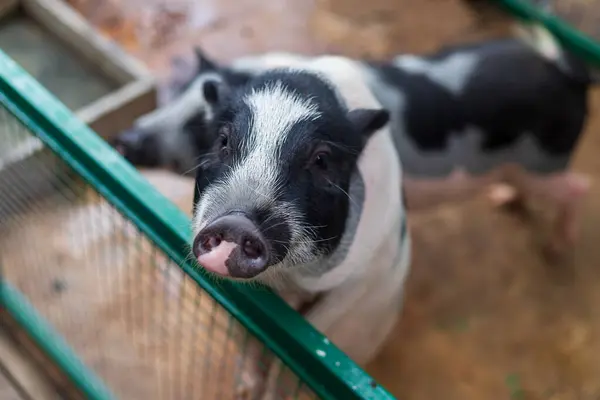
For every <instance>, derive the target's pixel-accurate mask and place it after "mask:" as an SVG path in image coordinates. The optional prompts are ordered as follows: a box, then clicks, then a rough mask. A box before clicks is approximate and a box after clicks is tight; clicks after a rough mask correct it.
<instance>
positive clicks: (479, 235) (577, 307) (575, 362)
mask: <svg viewBox="0 0 600 400" xmlns="http://www.w3.org/2000/svg"><path fill="white" fill-rule="evenodd" d="M71 1H72V3H74V4H75V5H76V7H77V8H79V9H80V10H81V12H82V13H83V14H84V15H85V16H86V17H87V18H88V19H89V20H90V21H92V23H93V24H95V25H96V26H98V27H100V28H101V30H103V31H104V32H105V33H106V34H107V35H108V36H110V37H112V38H113V39H115V40H116V41H118V42H119V43H121V44H122V45H123V46H124V47H125V48H126V49H127V50H128V51H130V52H131V53H132V54H134V55H135V56H137V57H138V58H140V59H141V60H143V61H145V62H146V63H147V64H148V65H149V66H150V67H151V68H152V69H153V71H155V72H156V73H157V74H159V75H164V74H165V72H166V71H167V70H168V65H169V58H170V57H171V56H173V55H175V54H186V53H187V54H189V51H190V48H191V46H192V45H193V44H196V45H201V46H202V47H203V48H204V49H205V50H206V51H207V52H208V53H209V54H211V55H213V56H214V57H215V58H217V59H220V60H223V61H227V60H230V59H232V58H234V57H236V56H240V55H243V54H249V53H256V52H263V51H269V50H287V51H296V52H302V53H307V54H316V53H321V52H335V53H341V54H347V55H350V56H369V57H386V56H389V55H393V54H397V53H401V52H423V51H429V50H433V49H435V48H436V47H438V46H440V45H443V44H448V43H456V42H461V41H465V40H471V39H476V38H485V37H491V36H497V35H502V34H504V33H505V24H504V23H503V22H502V21H499V22H498V23H497V24H494V26H487V27H480V26H478V25H476V23H475V19H474V16H473V15H472V14H471V13H470V12H469V10H468V9H466V8H465V7H464V6H463V4H462V3H461V2H459V1H458V0H393V1H392V0H370V1H367V2H365V1H358V0H345V1H344V0H303V1H292V0H269V1H264V0H244V1H241V0H219V1H218V2H217V1H213V0H196V1H192V0H188V1H187V2H185V1H184V0H180V1H179V2H175V1H173V0H169V1H168V2H167V0H153V1H143V3H144V6H143V7H140V6H139V5H140V4H141V3H142V2H141V1H140V0H121V2H118V0H112V1H109V0H105V1H100V0H71ZM167 3H168V4H169V7H167V6H166V4H167ZM591 111H592V115H591V118H590V120H589V123H588V126H587V130H586V134H585V137H584V138H583V140H582V142H581V143H580V146H579V151H578V152H577V154H576V157H575V159H574V160H573V168H574V169H575V170H578V171H580V172H585V173H589V174H591V175H592V176H593V177H594V184H595V186H594V188H593V190H592V192H591V194H590V196H589V198H588V199H587V201H586V203H585V205H584V208H585V210H584V215H585V216H584V218H583V226H582V227H581V238H580V241H579V243H578V244H577V247H576V249H575V251H574V254H573V257H572V258H571V259H570V260H568V262H566V263H564V264H562V265H550V264H547V263H546V262H545V261H544V260H543V258H542V257H541V256H540V254H539V252H538V244H539V241H540V237H543V234H544V231H545V228H544V225H543V224H539V223H538V220H537V219H534V220H531V221H523V220H522V219H518V218H516V217H515V216H511V215H508V214H505V213H502V212H500V211H498V210H494V209H492V208H491V206H490V205H489V204H488V203H487V202H486V201H484V200H483V199H474V200H473V201H469V202H467V203H465V204H460V205H456V206H447V207H443V208H440V209H437V210H434V211H431V212H426V213H422V214H413V215H411V216H410V223H411V228H412V233H413V236H414V263H413V267H412V273H411V276H410V280H409V284H408V293H407V300H406V303H405V304H406V305H405V308H404V311H403V316H402V320H401V323H400V324H399V325H398V327H397V328H396V333H395V335H393V337H392V339H391V340H390V342H389V344H388V345H387V347H386V348H385V349H384V350H383V351H382V353H381V355H380V356H379V357H378V358H377V359H376V360H375V361H374V362H373V363H372V364H371V365H369V366H368V367H367V370H368V371H369V372H370V373H371V374H373V376H374V377H375V378H376V379H377V380H378V381H380V382H381V383H382V384H383V385H384V386H385V387H386V388H388V389H389V390H390V391H391V392H392V393H393V394H394V395H395V396H397V397H398V398H399V399H408V400H417V399H426V400H432V399H435V400H437V399H444V400H454V399H461V400H469V399H477V400H479V399H491V400H495V399H498V400H501V399H521V400H525V399H527V400H533V399H552V400H558V399H561V400H571V399H572V400H588V399H589V400H593V399H600V379H599V377H600V358H599V357H598V354H600V311H599V310H600V309H598V308H596V307H594V306H595V304H598V302H600V268H599V267H600V246H598V245H597V242H596V237H595V234H594V231H595V230H597V229H600V207H598V205H599V204H600V158H599V157H597V153H598V151H599V150H600V134H599V133H597V131H598V130H600V91H598V90H596V91H595V92H594V93H593V94H592V96H591Z"/></svg>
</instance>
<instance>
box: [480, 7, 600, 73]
mask: <svg viewBox="0 0 600 400" xmlns="http://www.w3.org/2000/svg"><path fill="white" fill-rule="evenodd" d="M491 1H495V2H496V3H498V4H499V5H500V6H501V7H503V8H504V9H505V10H506V11H507V12H509V13H510V14H512V15H513V16H515V17H516V18H519V19H523V20H526V21H532V22H538V23H541V24H543V25H544V26H545V27H546V28H547V29H548V30H549V31H550V32H552V34H554V35H555V36H556V37H557V38H558V39H559V40H560V41H561V42H562V44H563V45H564V46H565V47H567V48H569V49H570V50H571V51H573V52H574V53H577V54H578V55H579V56H581V57H583V58H584V59H586V60H587V61H588V62H590V63H591V64H593V65H594V66H596V67H600V43H598V42H597V41H596V40H594V39H592V38H590V37H589V36H588V35H586V34H585V33H583V32H581V31H579V30H578V29H577V28H575V27H574V26H572V24H570V23H568V22H567V21H565V20H564V19H562V18H560V17H558V16H556V15H554V14H552V12H550V11H546V10H544V9H542V8H541V7H539V6H536V5H534V4H532V3H531V2H529V1H527V0H491Z"/></svg>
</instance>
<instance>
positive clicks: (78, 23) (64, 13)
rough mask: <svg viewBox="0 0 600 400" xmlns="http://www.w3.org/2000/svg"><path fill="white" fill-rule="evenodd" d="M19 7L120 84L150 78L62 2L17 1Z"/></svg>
mask: <svg viewBox="0 0 600 400" xmlns="http://www.w3.org/2000/svg"><path fill="white" fill-rule="evenodd" d="M21 4H22V5H23V7H24V9H25V11H26V14H27V15H29V16H31V17H32V18H34V19H35V20H36V21H37V22H38V23H40V24H41V25H43V26H44V27H46V28H47V29H49V30H50V31H51V32H52V33H53V34H55V35H56V36H57V37H58V38H59V39H60V40H62V41H63V42H64V43H65V44H67V45H68V46H70V47H71V48H73V49H74V50H76V51H77V53H79V54H81V55H82V56H83V57H84V58H85V59H86V60H87V61H88V62H91V63H92V64H93V65H94V66H96V67H98V68H99V69H100V70H101V71H103V72H104V73H105V74H106V75H107V76H109V77H113V78H114V79H115V80H116V81H117V82H119V83H120V84H122V85H125V84H127V83H130V82H131V81H132V80H138V79H147V78H150V77H151V74H150V72H149V71H148V70H147V69H146V67H145V66H144V65H143V64H142V63H140V62H139V61H138V60H136V59H134V58H133V57H131V56H129V55H128V54H127V53H125V52H124V51H123V50H122V49H121V48H120V46H119V45H117V44H116V43H114V42H111V41H109V40H108V39H106V38H104V37H102V36H101V35H100V34H99V33H98V32H97V31H96V30H95V29H94V28H93V27H92V26H90V24H88V22H87V21H86V20H85V19H84V18H83V17H82V16H81V15H79V14H78V13H77V12H76V11H75V10H73V9H72V8H71V7H70V6H69V5H68V4H66V2H63V1H61V0H21Z"/></svg>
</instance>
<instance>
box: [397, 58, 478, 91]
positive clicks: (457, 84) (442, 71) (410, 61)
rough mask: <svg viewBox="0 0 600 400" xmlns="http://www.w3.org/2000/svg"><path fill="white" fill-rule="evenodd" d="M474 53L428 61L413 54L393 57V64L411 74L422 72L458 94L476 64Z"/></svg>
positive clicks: (476, 59)
mask: <svg viewBox="0 0 600 400" xmlns="http://www.w3.org/2000/svg"><path fill="white" fill-rule="evenodd" d="M477 62H478V57H477V55H476V54H474V53H468V52H463V53H456V54H452V55H451V56H448V57H446V58H444V59H443V60H440V61H430V60H427V59H426V58H423V57H418V56H414V55H403V56H398V57H396V58H394V61H393V63H394V65H395V66H396V67H397V68H400V69H403V70H405V71H407V72H410V73H413V74H423V75H425V76H426V77H428V78H429V79H431V80H432V81H434V82H436V83H437V84H439V85H441V86H444V87H445V88H446V89H448V90H449V91H451V92H452V93H454V94H455V95H459V94H460V93H461V92H462V90H463V88H464V87H465V85H466V83H467V81H468V80H469V78H470V77H471V74H472V73H473V71H474V70H475V67H476V66H477Z"/></svg>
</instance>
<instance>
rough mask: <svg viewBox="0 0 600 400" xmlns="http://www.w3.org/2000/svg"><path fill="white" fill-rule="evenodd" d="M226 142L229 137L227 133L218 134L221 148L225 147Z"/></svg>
mask: <svg viewBox="0 0 600 400" xmlns="http://www.w3.org/2000/svg"><path fill="white" fill-rule="evenodd" d="M228 144H229V138H228V137H227V135H224V134H222V133H221V134H220V135H219V146H221V148H223V147H227V145H228Z"/></svg>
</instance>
